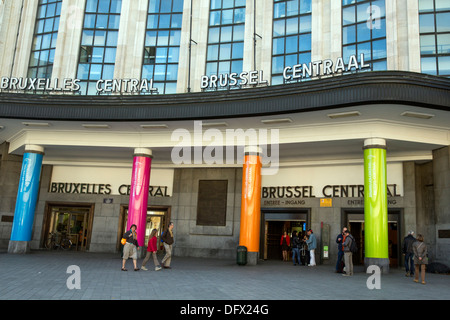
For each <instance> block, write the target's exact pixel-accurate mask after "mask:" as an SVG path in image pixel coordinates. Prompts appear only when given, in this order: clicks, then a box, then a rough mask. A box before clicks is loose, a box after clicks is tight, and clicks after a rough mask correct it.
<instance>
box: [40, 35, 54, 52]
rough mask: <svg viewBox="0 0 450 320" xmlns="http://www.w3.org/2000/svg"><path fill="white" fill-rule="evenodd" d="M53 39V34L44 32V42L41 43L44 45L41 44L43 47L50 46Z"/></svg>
mask: <svg viewBox="0 0 450 320" xmlns="http://www.w3.org/2000/svg"><path fill="white" fill-rule="evenodd" d="M51 41H52V35H51V34H44V35H43V36H42V44H41V45H42V46H41V48H42V49H47V48H50V43H51Z"/></svg>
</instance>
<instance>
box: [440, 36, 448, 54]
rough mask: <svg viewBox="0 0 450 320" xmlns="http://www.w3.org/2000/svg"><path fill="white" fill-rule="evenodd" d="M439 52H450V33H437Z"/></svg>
mask: <svg viewBox="0 0 450 320" xmlns="http://www.w3.org/2000/svg"><path fill="white" fill-rule="evenodd" d="M437 52H438V53H441V54H442V53H450V33H445V34H438V35H437Z"/></svg>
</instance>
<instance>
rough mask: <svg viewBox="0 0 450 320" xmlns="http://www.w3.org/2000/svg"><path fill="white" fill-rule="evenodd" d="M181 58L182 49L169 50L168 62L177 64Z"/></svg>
mask: <svg viewBox="0 0 450 320" xmlns="http://www.w3.org/2000/svg"><path fill="white" fill-rule="evenodd" d="M179 56H180V48H179V47H173V48H169V56H168V58H167V62H171V63H177V62H178V57H179Z"/></svg>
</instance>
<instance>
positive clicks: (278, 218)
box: [260, 209, 310, 261]
mask: <svg viewBox="0 0 450 320" xmlns="http://www.w3.org/2000/svg"><path fill="white" fill-rule="evenodd" d="M309 225H310V219H309V210H307V209H302V210H283V209H276V210H274V209H271V210H262V211H261V228H262V230H261V237H260V239H261V240H260V258H262V259H264V260H283V252H282V245H281V243H280V242H281V237H282V236H283V234H284V232H286V233H287V234H288V235H289V237H291V236H292V232H293V231H297V233H298V234H300V238H303V237H304V235H305V234H306V230H308V229H309ZM288 257H289V261H291V260H292V259H291V258H292V252H291V251H290V249H289V252H288Z"/></svg>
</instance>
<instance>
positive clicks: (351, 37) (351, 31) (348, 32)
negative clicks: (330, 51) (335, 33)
mask: <svg viewBox="0 0 450 320" xmlns="http://www.w3.org/2000/svg"><path fill="white" fill-rule="evenodd" d="M355 41H356V31H355V26H348V27H344V28H342V44H348V43H353V42H355Z"/></svg>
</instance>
